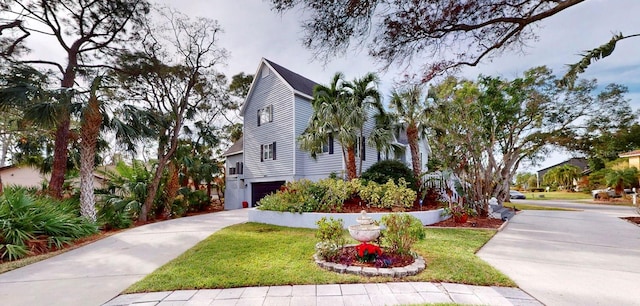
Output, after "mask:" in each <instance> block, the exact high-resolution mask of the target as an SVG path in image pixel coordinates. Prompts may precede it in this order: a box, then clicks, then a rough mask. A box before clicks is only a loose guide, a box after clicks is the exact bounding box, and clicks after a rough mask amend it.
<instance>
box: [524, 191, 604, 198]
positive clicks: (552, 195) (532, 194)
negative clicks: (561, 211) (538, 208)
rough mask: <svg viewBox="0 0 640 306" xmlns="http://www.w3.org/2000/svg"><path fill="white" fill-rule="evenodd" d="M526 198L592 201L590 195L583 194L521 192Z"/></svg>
mask: <svg viewBox="0 0 640 306" xmlns="http://www.w3.org/2000/svg"><path fill="white" fill-rule="evenodd" d="M523 193H524V194H525V195H526V196H527V200H588V199H592V198H591V194H590V193H583V192H566V191H551V192H523Z"/></svg>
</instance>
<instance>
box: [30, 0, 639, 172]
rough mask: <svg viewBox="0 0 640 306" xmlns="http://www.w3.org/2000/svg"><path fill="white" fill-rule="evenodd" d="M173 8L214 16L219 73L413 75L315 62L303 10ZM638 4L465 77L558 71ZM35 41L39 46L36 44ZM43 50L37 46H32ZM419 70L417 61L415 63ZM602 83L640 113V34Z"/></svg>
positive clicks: (577, 24)
mask: <svg viewBox="0 0 640 306" xmlns="http://www.w3.org/2000/svg"><path fill="white" fill-rule="evenodd" d="M152 1H157V2H158V3H164V4H166V5H168V6H171V7H174V8H176V9H178V10H180V11H182V12H183V13H185V14H187V15H189V16H192V17H196V16H198V17H207V18H211V19H216V20H218V21H219V23H220V25H221V26H222V28H223V29H224V33H223V35H222V36H221V39H220V45H221V46H222V47H224V48H226V49H227V50H228V51H229V53H230V57H229V59H228V61H227V65H226V66H225V67H222V68H221V69H220V70H222V72H224V73H225V74H226V75H227V76H229V77H230V76H231V75H234V74H237V73H239V72H245V73H249V74H254V73H255V71H256V69H257V66H258V64H259V61H260V59H261V58H262V57H265V58H268V59H270V60H272V61H274V62H276V63H278V64H280V65H282V66H284V67H286V68H289V69H290V70H293V71H295V72H297V73H299V74H301V75H304V76H306V77H307V78H309V79H312V80H314V81H316V82H319V83H324V84H326V83H328V82H329V80H330V78H331V76H333V74H334V73H335V72H338V71H340V72H343V73H344V74H345V75H346V77H347V78H348V79H352V78H354V77H361V76H362V75H364V74H365V73H367V72H370V71H373V72H379V76H380V77H381V81H382V83H381V87H380V89H381V91H382V93H383V94H384V96H385V97H388V95H389V91H390V89H391V88H392V86H393V83H394V80H398V79H400V77H401V76H402V75H403V74H405V73H409V74H413V73H415V72H416V71H402V70H401V69H399V68H398V67H393V68H391V69H389V70H388V71H386V72H380V71H379V68H380V67H379V66H377V65H376V63H375V61H374V60H373V59H371V58H370V57H368V56H367V53H366V50H361V51H359V52H358V50H354V51H352V52H349V53H348V54H347V55H346V56H345V57H341V58H336V59H334V60H333V61H331V62H329V63H328V64H326V65H324V63H322V62H319V61H314V60H313V56H312V52H311V51H309V50H307V49H305V48H304V47H303V46H302V44H301V38H302V32H301V28H300V26H299V23H300V20H299V16H300V15H301V12H299V11H290V12H287V13H285V14H284V15H280V14H278V13H276V12H273V11H272V10H271V8H270V4H269V2H268V1H262V0H180V1H178V0H152ZM639 12H640V0H588V1H585V3H582V4H578V5H577V6H575V7H572V8H569V9H567V10H566V11H563V12H560V13H559V14H558V15H556V16H553V17H551V18H548V19H547V20H544V21H543V22H541V23H539V25H538V26H539V28H538V29H537V30H536V32H537V34H538V36H539V40H537V41H530V42H529V45H528V46H527V47H526V48H525V50H524V51H525V53H524V54H522V53H506V54H504V55H503V56H500V57H496V58H494V59H493V60H492V61H491V62H489V61H485V62H484V63H482V64H481V65H479V66H478V67H470V68H465V69H464V70H463V71H462V73H461V74H462V76H465V77H468V78H475V77H477V76H478V74H485V75H499V76H503V77H505V78H514V77H516V76H520V74H521V73H522V72H524V71H525V70H527V69H529V68H532V67H535V66H539V65H547V66H548V67H550V68H552V69H553V70H554V72H556V73H557V74H561V73H563V72H564V71H565V67H564V65H566V64H569V63H575V62H576V61H578V60H579V59H580V57H579V56H578V55H577V54H578V53H579V52H581V51H583V50H587V49H592V48H594V47H597V46H599V45H601V44H603V43H605V42H607V41H608V40H609V39H610V38H611V37H612V35H613V34H614V33H619V32H622V33H623V34H626V35H628V34H632V33H640V18H639V17H638V13H639ZM35 43H36V44H37V42H35ZM32 47H35V49H38V47H40V46H34V45H32ZM415 66H416V67H419V66H420V63H416V65H415ZM583 77H587V78H597V79H598V81H599V84H600V85H602V86H604V85H606V84H608V83H611V82H615V83H619V84H623V85H626V86H627V87H629V90H630V93H629V94H628V95H627V97H628V98H629V99H630V100H631V104H632V106H633V108H634V109H636V110H638V109H640V37H639V38H634V39H629V40H625V41H622V42H620V43H619V44H618V47H617V48H616V50H615V52H614V53H613V55H612V56H610V57H608V58H606V59H604V60H601V61H599V62H597V63H595V64H593V65H592V66H591V67H589V69H588V70H587V73H585V74H584V75H583ZM568 157H569V156H568V155H567V154H566V153H560V152H555V153H553V154H551V155H550V156H549V158H547V159H546V160H545V161H544V162H542V163H541V164H540V165H536V166H533V167H531V168H530V170H537V169H541V168H544V167H547V166H550V165H553V164H556V163H558V162H561V161H563V160H564V159H567V158H568Z"/></svg>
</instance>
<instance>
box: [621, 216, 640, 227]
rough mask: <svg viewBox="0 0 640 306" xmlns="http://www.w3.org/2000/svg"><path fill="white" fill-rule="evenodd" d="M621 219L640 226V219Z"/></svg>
mask: <svg viewBox="0 0 640 306" xmlns="http://www.w3.org/2000/svg"><path fill="white" fill-rule="evenodd" d="M621 219H625V220H627V221H629V222H631V223H635V224H636V225H638V226H640V217H623V218H621Z"/></svg>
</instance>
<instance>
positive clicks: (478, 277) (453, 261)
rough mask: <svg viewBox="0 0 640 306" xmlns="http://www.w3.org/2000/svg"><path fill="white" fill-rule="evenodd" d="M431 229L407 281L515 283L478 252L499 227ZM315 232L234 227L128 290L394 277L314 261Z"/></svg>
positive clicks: (260, 226) (252, 225)
mask: <svg viewBox="0 0 640 306" xmlns="http://www.w3.org/2000/svg"><path fill="white" fill-rule="evenodd" d="M426 231H427V232H426V234H427V238H426V240H424V241H421V242H419V243H417V244H416V246H415V247H414V250H416V251H417V252H418V253H419V254H420V255H422V256H423V257H424V258H425V260H426V261H427V269H426V270H425V271H423V272H422V273H420V274H418V275H415V276H411V277H406V278H403V279H402V280H406V281H436V282H440V281H443V282H444V281H446V282H456V283H467V284H474V285H500V286H515V283H514V282H513V281H511V280H510V279H509V278H508V277H507V276H505V275H504V274H502V273H500V272H499V271H497V270H496V269H494V268H492V267H491V266H489V265H488V264H487V263H485V262H484V261H482V260H481V259H480V258H478V257H476V256H475V254H474V253H475V252H476V251H477V250H478V249H480V247H482V246H483V245H484V244H485V243H486V242H487V241H488V240H489V239H490V238H491V237H492V236H493V235H494V234H495V231H489V230H486V231H482V230H461V229H427V230H426ZM314 233H315V231H314V230H311V229H300V228H287V227H278V226H272V225H266V224H257V223H246V224H239V225H234V226H231V227H228V228H225V229H222V230H220V231H219V232H217V233H215V234H213V235H211V236H210V237H209V238H207V239H205V240H204V241H202V242H200V243H199V244H198V245H196V246H195V247H193V248H191V249H190V250H188V251H187V252H185V253H184V254H182V255H180V256H179V257H178V258H176V259H174V260H173V261H171V262H169V263H167V264H166V265H164V266H162V267H161V268H159V269H158V270H156V271H155V272H153V273H152V274H150V275H148V276H147V277H145V278H144V279H143V280H141V281H140V282H138V283H136V284H134V285H133V286H131V287H130V288H128V289H127V291H126V292H128V293H133V292H146V291H164V290H178V289H200V288H230V287H244V286H273V285H294V284H335V283H362V282H385V281H392V279H391V278H384V277H372V278H366V277H362V276H356V275H349V274H337V273H333V272H329V271H326V270H323V269H321V268H319V267H318V266H317V265H316V264H315V262H314V261H313V259H312V255H313V253H314V245H315V243H316V239H315V237H314Z"/></svg>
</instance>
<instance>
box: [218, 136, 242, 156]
mask: <svg viewBox="0 0 640 306" xmlns="http://www.w3.org/2000/svg"><path fill="white" fill-rule="evenodd" d="M243 139H244V138H240V139H238V141H236V142H234V143H233V144H232V145H231V146H230V147H229V149H227V151H225V152H224V153H223V154H222V156H231V155H236V154H240V153H242V150H243V149H244V140H243Z"/></svg>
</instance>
